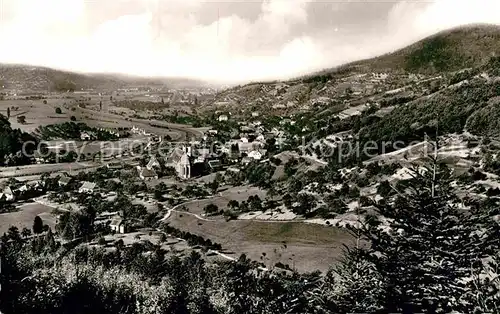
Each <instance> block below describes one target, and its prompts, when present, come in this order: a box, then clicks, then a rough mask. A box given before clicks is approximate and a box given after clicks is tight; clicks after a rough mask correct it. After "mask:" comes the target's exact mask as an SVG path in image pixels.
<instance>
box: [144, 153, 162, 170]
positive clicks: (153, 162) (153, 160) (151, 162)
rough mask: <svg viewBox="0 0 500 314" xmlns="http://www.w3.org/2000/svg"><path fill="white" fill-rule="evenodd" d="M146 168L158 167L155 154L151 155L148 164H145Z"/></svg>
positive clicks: (158, 163)
mask: <svg viewBox="0 0 500 314" xmlns="http://www.w3.org/2000/svg"><path fill="white" fill-rule="evenodd" d="M146 168H148V169H149V170H151V169H153V168H160V162H159V161H158V159H156V157H155V156H152V157H151V159H150V160H149V162H148V164H147V165H146Z"/></svg>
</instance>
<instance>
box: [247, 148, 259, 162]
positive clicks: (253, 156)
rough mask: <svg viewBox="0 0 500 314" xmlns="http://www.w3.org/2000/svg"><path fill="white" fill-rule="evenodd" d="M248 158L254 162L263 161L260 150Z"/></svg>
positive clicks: (254, 151)
mask: <svg viewBox="0 0 500 314" xmlns="http://www.w3.org/2000/svg"><path fill="white" fill-rule="evenodd" d="M248 157H249V158H252V159H254V160H260V159H262V153H261V152H260V151H258V150H253V151H251V152H249V153H248Z"/></svg>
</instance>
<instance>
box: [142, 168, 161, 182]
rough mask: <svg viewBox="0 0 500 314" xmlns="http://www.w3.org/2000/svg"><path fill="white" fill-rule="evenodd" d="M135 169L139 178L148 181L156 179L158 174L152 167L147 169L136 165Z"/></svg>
mask: <svg viewBox="0 0 500 314" xmlns="http://www.w3.org/2000/svg"><path fill="white" fill-rule="evenodd" d="M137 171H138V172H139V178H141V180H144V181H149V180H153V179H158V174H157V173H156V171H155V170H154V169H148V168H147V167H141V166H137Z"/></svg>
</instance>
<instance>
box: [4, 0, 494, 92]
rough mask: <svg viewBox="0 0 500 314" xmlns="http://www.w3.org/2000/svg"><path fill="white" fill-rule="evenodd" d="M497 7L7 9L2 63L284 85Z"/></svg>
mask: <svg viewBox="0 0 500 314" xmlns="http://www.w3.org/2000/svg"><path fill="white" fill-rule="evenodd" d="M499 12H500V1H499V0H408V1H404V0H378V1H375V0H246V1H241V0H231V1H228V0H217V1H215V0H0V36H1V37H0V38H1V40H2V45H1V49H0V62H5V63H23V64H33V65H43V66H49V67H54V68H58V69H66V70H74V71H82V72H113V73H125V74H132V75H140V76H169V77H188V78H198V79H202V80H207V81H212V82H217V83H237V82H248V81H258V80H270V79H286V78H290V77H294V76H299V75H303V74H307V73H311V72H314V71H317V70H321V69H324V68H330V67H334V66H337V65H340V64H343V63H346V62H350V61H354V60H359V59H363V58H368V57H372V56H376V55H380V54H383V53H386V52H390V51H393V50H396V49H398V48H401V47H404V46H406V45H408V44H410V43H412V42H414V41H417V40H419V39H421V38H423V37H425V36H428V35H430V34H433V33H435V32H437V31H440V30H444V29H447V28H451V27H454V26H458V25H463V24H469V23H494V24H500V13H499Z"/></svg>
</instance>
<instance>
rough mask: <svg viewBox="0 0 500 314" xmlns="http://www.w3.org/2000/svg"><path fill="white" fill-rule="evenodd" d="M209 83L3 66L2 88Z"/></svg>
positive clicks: (0, 72) (190, 85) (192, 85)
mask: <svg viewBox="0 0 500 314" xmlns="http://www.w3.org/2000/svg"><path fill="white" fill-rule="evenodd" d="M204 85H206V83H204V82H201V81H197V80H191V79H184V78H142V77H134V76H126V75H122V74H88V73H76V72H70V71H63V70H55V69H51V68H46V67H39V66H30V65H19V64H0V87H1V86H4V88H5V89H17V90H23V91H30V90H31V91H39V90H44V91H47V90H51V91H67V90H81V89H89V88H92V89H99V90H113V89H117V88H126V87H139V86H150V87H160V86H166V88H196V87H201V86H204Z"/></svg>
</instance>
